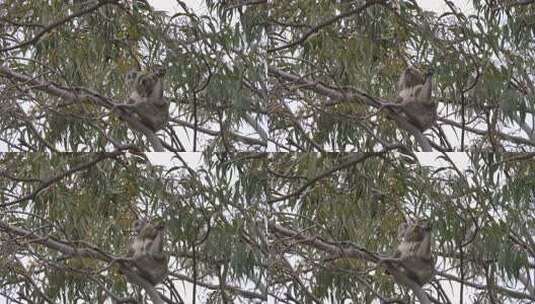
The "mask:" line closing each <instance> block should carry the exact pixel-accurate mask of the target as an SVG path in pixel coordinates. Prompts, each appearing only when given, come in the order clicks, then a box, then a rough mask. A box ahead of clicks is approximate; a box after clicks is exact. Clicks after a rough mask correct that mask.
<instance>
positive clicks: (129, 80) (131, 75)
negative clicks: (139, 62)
mask: <svg viewBox="0 0 535 304" xmlns="http://www.w3.org/2000/svg"><path fill="white" fill-rule="evenodd" d="M139 73H140V72H139V71H137V70H130V71H128V72H127V73H126V75H125V76H124V83H125V86H126V87H127V88H132V87H133V86H134V84H135V82H136V79H137V76H138V74H139Z"/></svg>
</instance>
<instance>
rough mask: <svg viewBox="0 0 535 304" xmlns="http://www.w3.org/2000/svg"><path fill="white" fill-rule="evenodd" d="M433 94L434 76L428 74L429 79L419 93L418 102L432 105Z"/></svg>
mask: <svg viewBox="0 0 535 304" xmlns="http://www.w3.org/2000/svg"><path fill="white" fill-rule="evenodd" d="M432 93H433V74H432V73H431V72H430V73H427V78H426V79H425V83H424V84H423V86H422V87H421V89H420V91H419V92H418V94H417V95H416V96H417V100H418V101H419V102H423V103H432V100H431V95H432Z"/></svg>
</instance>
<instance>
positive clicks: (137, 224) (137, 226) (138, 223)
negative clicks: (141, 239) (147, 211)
mask: <svg viewBox="0 0 535 304" xmlns="http://www.w3.org/2000/svg"><path fill="white" fill-rule="evenodd" d="M147 223H148V220H147V219H146V218H140V219H137V220H135V221H134V223H133V224H132V229H133V230H134V233H135V234H136V235H139V233H140V232H141V230H143V227H145V225H147Z"/></svg>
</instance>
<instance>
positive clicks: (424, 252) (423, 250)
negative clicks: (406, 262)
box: [417, 231, 432, 259]
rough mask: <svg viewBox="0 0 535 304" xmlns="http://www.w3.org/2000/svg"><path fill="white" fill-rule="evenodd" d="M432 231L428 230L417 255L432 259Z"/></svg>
mask: <svg viewBox="0 0 535 304" xmlns="http://www.w3.org/2000/svg"><path fill="white" fill-rule="evenodd" d="M431 242H432V240H431V231H426V232H425V235H424V239H423V240H422V242H421V243H420V246H419V247H418V251H417V255H418V256H419V257H422V258H425V259H432V256H431Z"/></svg>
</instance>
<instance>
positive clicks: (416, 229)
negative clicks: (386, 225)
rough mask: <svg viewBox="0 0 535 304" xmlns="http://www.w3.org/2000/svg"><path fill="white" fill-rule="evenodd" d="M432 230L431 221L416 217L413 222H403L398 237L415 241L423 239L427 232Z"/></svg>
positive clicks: (402, 239)
mask: <svg viewBox="0 0 535 304" xmlns="http://www.w3.org/2000/svg"><path fill="white" fill-rule="evenodd" d="M430 231H431V223H430V222H429V221H428V220H426V219H416V220H415V221H414V222H411V223H402V224H401V225H400V226H399V228H398V239H399V240H401V241H408V242H415V241H421V240H423V238H424V236H425V234H426V233H429V232H430Z"/></svg>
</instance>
